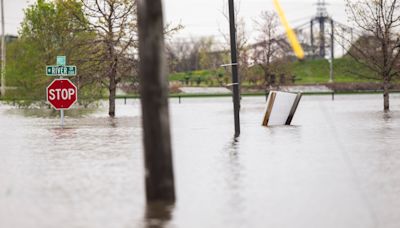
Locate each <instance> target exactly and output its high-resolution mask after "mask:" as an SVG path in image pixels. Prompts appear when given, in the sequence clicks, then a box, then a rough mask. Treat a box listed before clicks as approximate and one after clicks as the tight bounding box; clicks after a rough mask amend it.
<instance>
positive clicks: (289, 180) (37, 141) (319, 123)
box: [0, 94, 400, 228]
mask: <svg viewBox="0 0 400 228" xmlns="http://www.w3.org/2000/svg"><path fill="white" fill-rule="evenodd" d="M330 98H331V97H330V96H304V97H303V99H302V101H301V102H300V105H299V109H298V111H297V113H296V115H295V117H294V119H293V126H289V127H273V128H264V127H261V121H262V115H263V110H264V103H265V98H263V97H244V98H243V100H242V111H241V121H242V135H241V136H240V137H239V138H237V139H234V138H233V131H234V130H233V116H232V102H231V99H230V98H206V99H196V98H187V99H183V100H182V104H178V102H177V100H175V99H173V100H171V118H172V120H171V122H172V127H173V129H172V137H173V149H174V165H175V167H174V170H175V179H176V189H177V202H176V204H175V205H174V206H168V207H166V206H163V205H148V206H146V204H145V202H144V182H143V181H144V179H143V175H144V173H143V156H142V152H143V151H142V139H141V126H140V106H139V101H138V100H128V103H127V105H124V104H123V101H119V104H118V106H117V116H118V117H117V118H115V119H110V118H108V117H107V116H106V113H107V111H106V110H105V109H99V110H98V111H96V112H94V113H91V114H89V113H86V114H85V115H84V116H81V117H68V118H67V120H66V124H67V127H66V128H65V129H61V128H60V127H59V119H57V118H55V117H46V116H49V115H48V114H45V115H43V113H42V114H37V115H36V114H35V112H34V111H32V110H28V111H23V110H18V109H15V108H12V107H10V106H6V105H0V186H1V188H0V227H10V228H11V227H12V228H14V227H15V228H36V227H40V228H53V227H60V228H64V227H65V228H75V227H76V228H85V227H91V228H92V227H96V228H97V227H99V228H102V227H104V228H112V227H115V228H117V227H118V228H120V227H124V228H125V227H126V228H131V227H132V228H136V227H139V228H141V227H177V228H181V227H182V228H187V227H194V228H197V227H199V228H203V227H215V228H220V227H230V228H231V227H232V228H236V227H280V228H281V227H305V228H309V227H324V228H328V227H332V228H336V227H341V228H347V227H348V228H357V227H360V228H368V227H384V228H392V227H393V228H397V227H399V226H400V216H399V214H400V140H399V137H400V95H398V94H395V95H392V97H391V98H392V99H391V108H392V110H394V111H391V112H389V113H383V112H382V111H381V109H382V96H381V95H339V96H336V100H335V101H334V102H332V101H331V99H330ZM67 115H68V113H67ZM43 116H44V117H43Z"/></svg>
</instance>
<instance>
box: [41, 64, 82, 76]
mask: <svg viewBox="0 0 400 228" xmlns="http://www.w3.org/2000/svg"><path fill="white" fill-rule="evenodd" d="M76 73H77V69H76V66H46V75H47V76H75V75H76Z"/></svg>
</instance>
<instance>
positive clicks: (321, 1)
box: [310, 0, 334, 58]
mask: <svg viewBox="0 0 400 228" xmlns="http://www.w3.org/2000/svg"><path fill="white" fill-rule="evenodd" d="M316 5H317V14H316V16H314V17H313V18H311V21H310V40H311V52H312V57H313V58H325V55H326V48H327V47H330V55H331V57H332V58H333V55H334V21H333V19H332V18H331V17H330V16H329V15H328V11H327V9H326V5H327V3H326V2H325V0H318V1H317V3H316ZM328 23H329V24H330V26H331V34H330V40H331V42H330V45H329V46H327V45H326V37H327V36H326V27H325V25H326V24H328ZM315 24H318V25H319V33H318V46H316V45H315V37H314V25H315ZM317 48H318V50H317Z"/></svg>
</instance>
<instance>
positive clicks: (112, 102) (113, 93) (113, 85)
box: [108, 60, 117, 117]
mask: <svg viewBox="0 0 400 228" xmlns="http://www.w3.org/2000/svg"><path fill="white" fill-rule="evenodd" d="M114 61H115V62H113V65H112V66H111V72H110V77H109V78H110V84H109V87H108V90H109V92H110V96H109V98H108V103H109V107H108V115H109V116H110V117H115V96H116V93H117V80H116V76H117V61H116V60H114Z"/></svg>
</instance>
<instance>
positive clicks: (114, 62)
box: [81, 0, 137, 117]
mask: <svg viewBox="0 0 400 228" xmlns="http://www.w3.org/2000/svg"><path fill="white" fill-rule="evenodd" d="M81 2H82V4H83V6H84V10H85V13H86V16H87V18H88V20H89V25H90V28H89V29H90V30H93V31H96V33H97V36H98V39H97V42H98V43H100V44H102V46H103V48H104V56H103V57H102V59H100V61H103V62H104V63H105V65H106V68H105V72H104V78H105V79H106V80H104V81H102V82H103V83H104V84H105V85H106V86H107V87H108V90H109V93H110V94H109V110H108V114H109V116H111V117H114V116H115V98H116V90H117V84H118V83H119V82H120V81H121V79H122V77H123V76H125V75H126V74H127V73H128V72H130V71H131V69H127V67H126V65H125V66H124V65H123V64H122V62H123V61H126V59H125V60H123V59H124V58H127V59H129V57H128V56H131V57H132V56H133V54H134V52H135V50H137V18H136V0H81ZM132 65H133V63H132ZM107 82H108V84H107Z"/></svg>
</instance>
